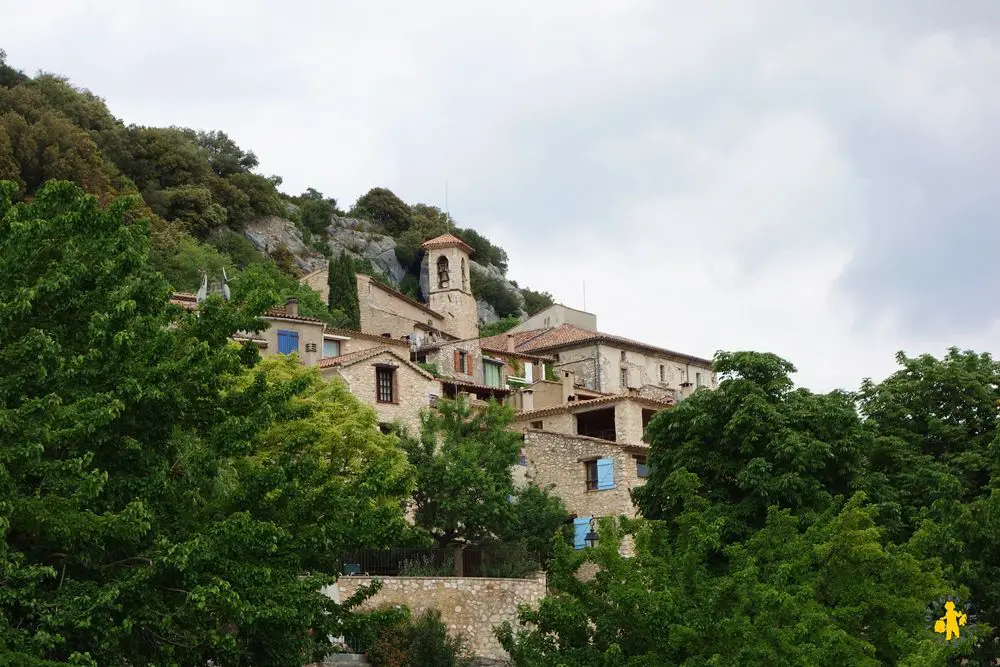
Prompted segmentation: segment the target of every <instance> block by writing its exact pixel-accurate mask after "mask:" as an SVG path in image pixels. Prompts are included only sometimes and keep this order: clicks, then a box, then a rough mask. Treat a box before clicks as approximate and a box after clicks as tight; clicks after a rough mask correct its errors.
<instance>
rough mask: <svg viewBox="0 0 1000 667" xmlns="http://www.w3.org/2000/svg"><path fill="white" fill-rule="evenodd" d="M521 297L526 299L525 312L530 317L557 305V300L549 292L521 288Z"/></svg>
mask: <svg viewBox="0 0 1000 667" xmlns="http://www.w3.org/2000/svg"><path fill="white" fill-rule="evenodd" d="M521 296H522V297H524V310H525V311H526V312H527V313H528V315H534V314H535V313H539V312H541V311H543V310H545V309H546V308H548V307H549V306H551V305H553V304H554V303H555V299H554V298H553V297H552V295H551V294H549V293H548V292H536V291H535V290H533V289H528V288H527V287H522V288H521Z"/></svg>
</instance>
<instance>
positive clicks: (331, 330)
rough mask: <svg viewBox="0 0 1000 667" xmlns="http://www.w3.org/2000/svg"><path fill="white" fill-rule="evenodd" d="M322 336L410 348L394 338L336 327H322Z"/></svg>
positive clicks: (407, 344) (402, 341)
mask: <svg viewBox="0 0 1000 667" xmlns="http://www.w3.org/2000/svg"><path fill="white" fill-rule="evenodd" d="M323 333H324V334H331V335H333V336H344V337H345V338H360V339H362V340H370V341H374V342H377V343H381V344H383V345H397V346H399V347H410V344H409V343H408V342H406V341H405V340H396V339H395V338H386V337H385V336H377V335H375V334H370V333H365V332H363V331H354V330H352V329H338V328H337V327H331V326H330V325H327V326H325V327H323Z"/></svg>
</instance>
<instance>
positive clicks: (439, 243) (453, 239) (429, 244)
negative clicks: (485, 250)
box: [421, 234, 474, 255]
mask: <svg viewBox="0 0 1000 667" xmlns="http://www.w3.org/2000/svg"><path fill="white" fill-rule="evenodd" d="M421 247H422V248H428V249H430V248H462V249H463V250H465V252H467V253H469V254H470V255H471V254H472V253H473V252H474V249H473V247H472V246H470V245H469V244H468V243H466V242H465V241H463V240H462V239H460V238H458V237H457V236H455V235H454V234H442V235H441V236H438V237H435V238H433V239H431V240H429V241H424V242H423V244H421Z"/></svg>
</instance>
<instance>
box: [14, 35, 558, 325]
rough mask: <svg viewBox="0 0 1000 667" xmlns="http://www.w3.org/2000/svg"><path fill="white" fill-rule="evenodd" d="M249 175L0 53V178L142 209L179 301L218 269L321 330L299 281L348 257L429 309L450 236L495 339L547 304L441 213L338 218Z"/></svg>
mask: <svg viewBox="0 0 1000 667" xmlns="http://www.w3.org/2000/svg"><path fill="white" fill-rule="evenodd" d="M257 167H258V159H257V156H256V155H255V154H254V153H253V151H251V150H245V149H243V148H241V147H240V146H238V145H237V144H236V142H234V141H233V140H232V139H231V138H230V137H229V136H227V135H226V134H225V132H223V131H218V130H211V131H206V130H201V129H191V128H183V127H144V126H139V125H134V124H126V123H125V122H124V121H123V120H121V119H119V118H117V117H115V116H114V115H113V114H112V113H111V111H110V110H109V109H108V107H107V105H106V104H105V102H104V100H103V99H101V98H100V97H98V96H97V95H95V94H94V93H92V92H90V91H89V90H85V89H81V88H77V87H75V86H73V85H72V84H71V83H70V82H69V81H68V80H66V79H65V78H63V77H60V76H58V75H54V74H49V73H42V74H39V75H38V76H35V77H29V76H27V75H25V74H24V73H23V72H21V71H19V70H17V69H15V68H13V67H11V66H9V65H8V64H7V63H6V57H5V54H4V53H3V51H2V50H0V180H11V181H14V182H15V183H16V184H17V187H18V193H17V196H18V197H19V198H20V199H30V198H31V197H32V196H33V194H34V193H35V191H36V190H37V189H38V188H39V187H40V186H41V185H42V184H43V183H45V182H46V181H47V180H49V179H66V180H71V181H73V182H75V183H77V184H78V185H80V186H81V187H82V188H83V189H84V190H85V191H87V192H89V193H91V194H94V195H96V196H97V197H98V198H99V199H100V200H101V201H102V202H108V201H110V200H111V199H113V198H115V197H117V196H120V195H137V196H139V197H141V198H142V201H143V206H142V213H143V215H144V216H146V217H148V219H149V220H150V228H151V236H152V260H153V263H154V265H155V266H156V267H157V268H158V269H159V270H160V271H161V272H162V273H163V274H164V275H165V276H166V277H167V279H168V280H169V281H170V282H171V284H172V285H173V287H174V288H175V289H177V290H193V289H195V288H196V287H197V285H198V283H199V281H200V275H201V271H202V270H205V269H207V270H208V271H209V272H211V273H212V274H213V275H219V274H221V272H222V270H223V268H225V269H226V270H227V272H228V273H229V274H230V275H235V276H236V279H235V281H234V285H238V284H239V282H240V280H241V279H251V278H252V279H255V280H268V281H270V282H271V283H272V284H273V285H274V287H275V290H276V293H277V295H278V296H280V297H288V296H299V297H300V299H301V300H302V301H303V304H302V308H303V311H304V312H307V313H308V314H311V315H314V316H318V317H323V318H328V317H329V314H328V313H327V311H326V308H325V305H324V304H322V303H320V302H319V298H318V297H316V296H314V295H313V294H305V293H303V290H305V289H306V288H303V287H301V286H300V285H299V284H298V282H297V278H298V277H300V276H301V275H303V274H304V273H307V272H309V271H311V270H314V269H316V268H319V267H321V266H323V265H324V264H325V263H326V262H327V261H329V260H330V259H331V258H333V257H335V256H337V255H339V254H340V253H345V252H346V253H347V254H348V255H349V256H351V257H352V258H353V259H354V260H355V269H356V270H357V271H360V272H363V273H367V274H369V275H372V276H373V277H374V278H376V279H378V280H380V281H383V282H385V283H386V284H389V285H391V286H392V287H395V288H396V289H399V290H400V291H402V292H403V293H405V294H407V295H409V296H411V297H414V298H423V297H425V296H426V267H425V266H424V264H425V263H424V261H423V259H424V257H423V251H422V250H421V248H420V244H421V243H422V242H423V241H425V240H427V239H429V238H433V237H435V236H438V235H440V234H443V233H445V232H451V233H453V234H455V235H457V236H459V237H461V238H462V239H463V240H464V241H465V242H466V243H468V244H469V245H470V246H472V247H473V248H474V249H475V252H474V254H473V260H474V261H473V264H472V267H471V269H472V270H471V275H472V289H473V292H474V293H475V294H476V297H477V301H478V303H479V315H480V320H481V321H482V322H483V323H487V324H488V323H494V324H493V326H492V327H491V329H490V332H491V333H494V332H496V330H497V328H498V327H499V328H501V329H502V328H504V327H506V326H512V325H513V323H515V322H516V321H517V320H516V318H519V317H524V316H525V315H528V314H532V313H534V312H537V311H538V310H541V309H542V308H544V307H545V306H547V305H549V304H551V303H552V296H551V295H550V294H548V293H547V292H539V291H535V290H531V289H527V288H521V287H520V286H518V285H517V283H516V282H514V281H512V280H509V279H508V277H507V275H506V274H507V253H506V252H505V251H504V250H503V248H500V247H499V246H496V245H494V244H493V243H491V242H490V241H489V239H487V238H486V237H484V236H482V235H481V234H479V233H478V232H476V231H475V230H474V229H471V228H462V227H459V226H458V225H457V223H456V221H455V220H454V219H453V218H451V216H449V215H448V214H447V213H445V212H443V211H441V210H440V209H439V208H437V207H435V206H431V205H428V204H423V203H416V204H412V205H411V204H407V203H406V202H403V201H402V200H400V199H399V198H398V197H397V196H396V195H395V194H393V193H392V192H391V191H390V190H388V189H386V188H380V187H376V188H372V189H371V190H370V191H369V192H367V193H366V194H365V195H363V196H361V197H360V198H359V199H358V200H357V202H355V203H354V204H353V205H352V206H351V207H350V209H348V210H347V211H343V210H341V209H340V207H339V205H338V202H337V200H336V199H335V198H333V197H328V196H326V195H325V194H323V193H322V192H320V191H319V190H316V189H314V188H308V189H307V190H306V192H303V193H301V194H298V195H292V194H289V193H286V192H282V191H281V190H280V186H281V184H282V179H281V177H280V176H273V175H267V176H265V175H263V174H260V173H258V172H257ZM498 320H501V321H500V322H498Z"/></svg>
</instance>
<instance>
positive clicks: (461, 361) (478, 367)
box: [418, 338, 510, 388]
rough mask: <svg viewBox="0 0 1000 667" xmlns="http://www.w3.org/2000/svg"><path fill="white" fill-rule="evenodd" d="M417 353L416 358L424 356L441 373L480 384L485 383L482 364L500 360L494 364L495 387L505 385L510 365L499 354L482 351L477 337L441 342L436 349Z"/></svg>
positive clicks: (484, 371)
mask: <svg viewBox="0 0 1000 667" xmlns="http://www.w3.org/2000/svg"><path fill="white" fill-rule="evenodd" d="M418 355H419V357H418V358H426V360H427V362H428V363H432V364H436V365H437V367H438V369H439V370H440V371H441V373H442V374H443V375H447V376H449V377H452V378H455V379H456V380H461V381H463V382H472V383H475V384H481V385H485V384H486V370H485V366H484V364H486V363H489V362H491V361H492V362H501V363H499V364H494V365H496V366H498V375H499V378H500V382H499V384H498V385H497V387H500V388H503V387H506V386H507V378H508V377H509V374H510V367H509V366H508V365H507V363H506V362H505V361H504V359H502V358H501V357H500V355H497V354H493V353H490V352H484V351H483V350H482V348H481V347H480V346H479V339H478V338H473V339H471V340H458V341H453V342H450V343H441V344H440V346H438V347H437V348H436V349H432V350H428V351H427V352H426V353H423V352H419V351H418Z"/></svg>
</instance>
